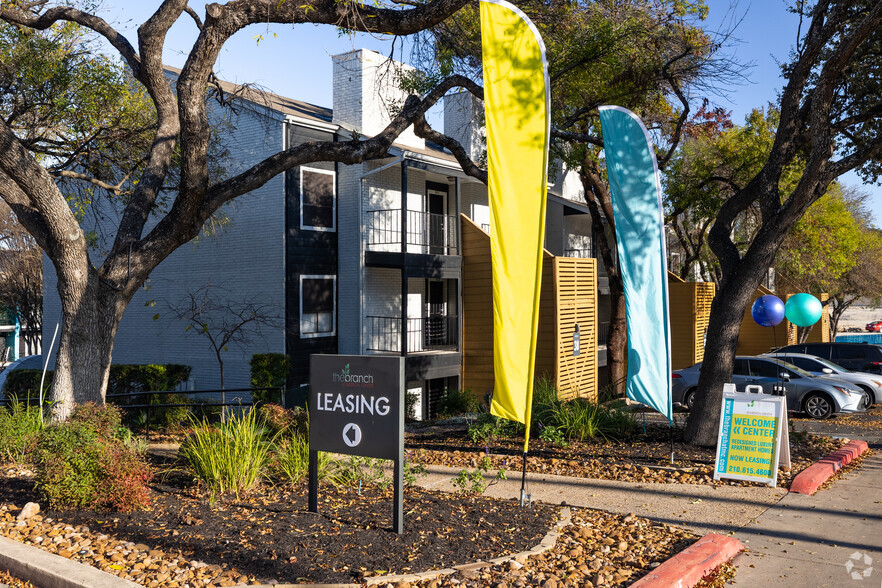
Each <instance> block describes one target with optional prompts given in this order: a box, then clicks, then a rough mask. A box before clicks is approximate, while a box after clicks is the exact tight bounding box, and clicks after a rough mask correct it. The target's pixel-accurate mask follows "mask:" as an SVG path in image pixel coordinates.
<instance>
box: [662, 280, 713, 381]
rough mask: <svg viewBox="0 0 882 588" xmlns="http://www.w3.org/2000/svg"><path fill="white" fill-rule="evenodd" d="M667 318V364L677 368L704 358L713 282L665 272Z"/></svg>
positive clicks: (687, 365)
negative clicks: (668, 331)
mask: <svg viewBox="0 0 882 588" xmlns="http://www.w3.org/2000/svg"><path fill="white" fill-rule="evenodd" d="M668 288H669V290H668V297H669V305H670V317H671V318H670V321H671V368H672V369H675V370H679V369H682V368H685V367H689V366H690V365H694V364H696V363H698V362H699V361H702V360H703V359H704V341H705V336H706V335H707V326H708V321H709V319H710V307H711V303H712V302H713V300H714V296H715V295H716V291H717V289H716V284H714V283H713V282H684V281H683V280H681V279H680V278H679V277H677V276H676V275H674V274H672V273H670V272H668Z"/></svg>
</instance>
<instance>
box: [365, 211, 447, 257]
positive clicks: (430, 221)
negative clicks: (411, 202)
mask: <svg viewBox="0 0 882 588" xmlns="http://www.w3.org/2000/svg"><path fill="white" fill-rule="evenodd" d="M365 220H366V223H367V247H368V250H370V251H393V252H395V251H399V252H400V251H401V209H397V210H396V209H392V210H368V211H367V212H365ZM457 222H458V219H457V218H456V217H455V216H452V215H449V214H434V213H430V212H422V211H419V210H408V211H407V240H406V243H405V245H406V247H407V252H408V253H430V254H434V255H457V254H458V253H459V248H458V246H457V227H458V224H457Z"/></svg>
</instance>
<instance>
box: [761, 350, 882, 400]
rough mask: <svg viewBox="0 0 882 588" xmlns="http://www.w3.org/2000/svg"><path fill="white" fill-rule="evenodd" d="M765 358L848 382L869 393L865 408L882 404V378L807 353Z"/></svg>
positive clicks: (768, 354) (774, 354)
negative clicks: (854, 370)
mask: <svg viewBox="0 0 882 588" xmlns="http://www.w3.org/2000/svg"><path fill="white" fill-rule="evenodd" d="M763 357H774V358H777V359H780V360H782V361H786V362H787V363H792V364H793V365H795V366H796V367H798V368H802V369H804V370H805V371H807V372H809V373H810V374H812V375H815V376H825V375H826V376H832V377H835V378H836V379H837V380H842V381H844V382H848V383H850V384H852V385H855V386H857V387H859V388H860V389H861V390H863V391H864V392H866V393H867V399H866V401H865V403H864V408H869V407H870V406H872V405H873V404H876V403H882V376H879V375H875V374H868V373H866V372H853V371H851V370H849V369H846V368H844V367H842V366H841V365H837V364H835V363H833V362H832V361H830V360H829V359H824V358H822V357H817V356H815V355H808V354H806V353H766V354H765V355H763Z"/></svg>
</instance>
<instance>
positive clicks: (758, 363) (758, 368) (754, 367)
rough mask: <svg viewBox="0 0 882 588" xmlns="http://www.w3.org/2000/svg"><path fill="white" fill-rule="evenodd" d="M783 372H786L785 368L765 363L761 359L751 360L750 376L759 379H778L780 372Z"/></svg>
mask: <svg viewBox="0 0 882 588" xmlns="http://www.w3.org/2000/svg"><path fill="white" fill-rule="evenodd" d="M783 371H785V370H784V368H783V367H781V366H779V365H777V364H774V363H772V362H771V361H763V360H761V359H751V360H750V375H752V376H755V377H757V378H778V375H779V374H780V372H783Z"/></svg>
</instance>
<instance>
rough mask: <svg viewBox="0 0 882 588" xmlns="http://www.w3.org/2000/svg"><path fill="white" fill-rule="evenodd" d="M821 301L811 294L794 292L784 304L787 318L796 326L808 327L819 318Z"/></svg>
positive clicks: (821, 308)
mask: <svg viewBox="0 0 882 588" xmlns="http://www.w3.org/2000/svg"><path fill="white" fill-rule="evenodd" d="M822 310H823V307H822V306H821V301H820V300H818V299H817V298H815V297H814V296H812V295H811V294H806V293H802V294H794V295H793V296H791V297H790V298H789V299H788V300H787V304H785V305H784V313H785V314H786V316H787V320H788V321H790V322H791V323H793V324H794V325H796V326H797V327H810V326H812V325H813V324H815V323H816V322H818V319H820V318H821V311H822Z"/></svg>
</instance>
